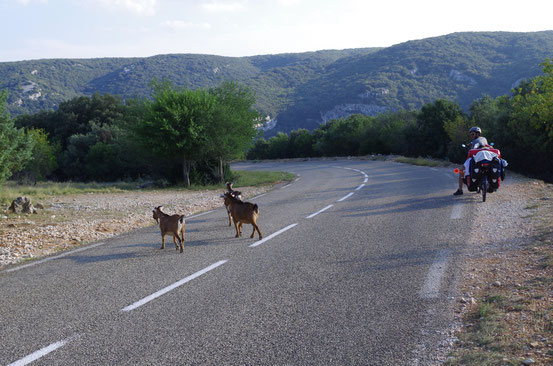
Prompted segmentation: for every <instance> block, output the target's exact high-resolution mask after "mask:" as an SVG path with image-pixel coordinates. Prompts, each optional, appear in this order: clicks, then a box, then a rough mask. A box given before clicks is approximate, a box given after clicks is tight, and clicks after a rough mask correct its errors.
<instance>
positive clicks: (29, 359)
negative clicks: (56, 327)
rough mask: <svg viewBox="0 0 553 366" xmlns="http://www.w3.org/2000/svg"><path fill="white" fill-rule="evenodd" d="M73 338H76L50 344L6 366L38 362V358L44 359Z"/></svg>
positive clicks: (22, 365) (20, 365) (19, 365)
mask: <svg viewBox="0 0 553 366" xmlns="http://www.w3.org/2000/svg"><path fill="white" fill-rule="evenodd" d="M75 338H76V336H74V337H70V338H67V339H64V340H63V341H59V342H56V343H52V344H51V345H49V346H46V347H44V348H41V349H39V350H38V351H36V352H33V353H31V354H30V355H28V356H26V357H24V358H22V359H20V360H17V361H15V362H12V363H10V364H9V365H8V366H24V365H28V364H30V363H31V362H34V361H36V360H38V359H39V358H41V357H44V356H46V355H47V354H49V353H51V352H54V351H55V350H57V349H58V348H60V347H63V346H65V345H66V344H67V343H69V342H70V341H72V340H73V339H75Z"/></svg>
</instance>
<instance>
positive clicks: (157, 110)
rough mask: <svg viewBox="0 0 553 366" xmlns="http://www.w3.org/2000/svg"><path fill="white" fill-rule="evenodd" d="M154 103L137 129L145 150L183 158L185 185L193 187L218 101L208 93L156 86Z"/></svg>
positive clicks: (165, 83) (169, 156) (159, 154)
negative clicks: (194, 171) (192, 173)
mask: <svg viewBox="0 0 553 366" xmlns="http://www.w3.org/2000/svg"><path fill="white" fill-rule="evenodd" d="M152 97H153V98H152V100H150V101H146V102H145V107H146V108H145V116H144V118H143V120H141V121H140V122H139V123H138V124H137V125H136V129H135V131H136V133H137V135H138V136H139V137H140V140H141V141H142V145H143V146H144V148H146V149H148V150H150V151H151V152H152V153H154V154H155V155H158V156H161V157H166V158H170V159H174V158H178V157H180V160H181V162H182V173H183V178H184V181H185V182H186V184H187V185H188V186H190V184H191V183H190V170H191V168H192V165H193V164H194V162H196V161H201V160H202V159H203V158H204V156H205V155H204V153H205V144H206V143H207V142H208V141H209V137H208V135H207V132H208V127H207V126H209V124H210V123H212V121H213V119H214V114H215V110H216V103H217V97H216V96H215V95H213V94H209V93H208V92H207V91H205V90H189V89H184V88H173V87H172V86H171V84H169V83H168V82H162V83H158V84H156V85H154V94H153V96H152Z"/></svg>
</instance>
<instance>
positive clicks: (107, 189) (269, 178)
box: [0, 171, 294, 207]
mask: <svg viewBox="0 0 553 366" xmlns="http://www.w3.org/2000/svg"><path fill="white" fill-rule="evenodd" d="M231 178H232V182H233V183H234V187H235V188H238V187H246V186H248V187H251V186H262V185H266V184H273V183H276V182H280V181H290V180H292V179H293V178H294V175H293V174H292V173H286V172H262V171H257V172H255V171H251V172H250V171H234V172H232V176H231ZM149 183H151V182H146V183H144V182H143V183H140V182H138V183H137V182H117V183H96V182H90V183H78V182H65V183H55V182H38V183H37V184H31V185H29V184H20V183H18V182H15V181H9V182H6V183H4V185H3V187H2V190H1V191H0V205H1V206H4V207H7V206H9V205H10V203H11V201H12V200H13V199H14V198H15V197H23V196H24V197H28V198H30V199H31V201H32V202H40V201H44V200H46V199H47V198H49V197H51V196H64V195H72V194H83V193H97V194H102V193H116V192H128V191H135V192H137V193H140V192H144V191H148V192H149V191H160V190H222V191H225V190H226V187H225V185H224V184H222V183H220V184H211V185H193V186H190V187H187V186H185V185H175V186H171V187H167V188H160V187H156V186H155V185H154V184H149ZM144 185H146V187H143V186H144Z"/></svg>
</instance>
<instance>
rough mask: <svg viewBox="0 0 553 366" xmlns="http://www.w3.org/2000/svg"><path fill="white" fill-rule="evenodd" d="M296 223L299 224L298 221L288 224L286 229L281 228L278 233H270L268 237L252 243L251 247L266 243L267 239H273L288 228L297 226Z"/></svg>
mask: <svg viewBox="0 0 553 366" xmlns="http://www.w3.org/2000/svg"><path fill="white" fill-rule="evenodd" d="M296 225H297V223H295V224H292V225H288V226H286V227H285V228H284V229H280V230H279V231H277V232H276V233H272V234H271V235H269V236H268V237H266V238H263V239H261V240H258V241H256V242H255V243H253V244H252V245H250V248H254V247H256V246H258V245H261V244H263V243H265V242H266V241H267V240H271V239H272V238H274V237H275V236H277V235H279V234H282V233H283V232H285V231H286V230H290V229H291V228H293V227H294V226H296Z"/></svg>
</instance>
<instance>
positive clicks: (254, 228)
mask: <svg viewBox="0 0 553 366" xmlns="http://www.w3.org/2000/svg"><path fill="white" fill-rule="evenodd" d="M252 225H253V232H252V236H251V238H253V235H254V234H255V230H257V233H258V234H259V239H261V238H263V235H262V234H261V230H259V226H257V224H255V223H254V224H252Z"/></svg>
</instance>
